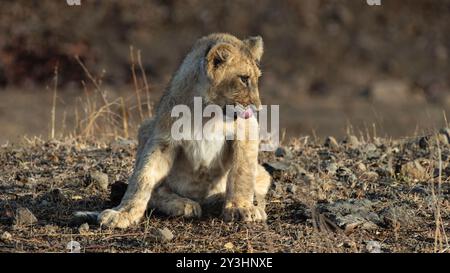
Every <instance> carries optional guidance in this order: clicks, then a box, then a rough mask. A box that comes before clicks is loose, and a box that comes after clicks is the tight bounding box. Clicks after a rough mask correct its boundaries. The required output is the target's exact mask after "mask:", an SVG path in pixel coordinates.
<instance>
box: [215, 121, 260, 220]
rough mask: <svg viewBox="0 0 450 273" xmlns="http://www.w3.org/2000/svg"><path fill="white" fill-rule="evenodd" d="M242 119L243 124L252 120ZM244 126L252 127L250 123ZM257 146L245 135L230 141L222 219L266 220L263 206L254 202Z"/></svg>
mask: <svg viewBox="0 0 450 273" xmlns="http://www.w3.org/2000/svg"><path fill="white" fill-rule="evenodd" d="M240 121H241V122H242V120H240ZM244 122H245V123H244V124H245V126H249V124H250V123H251V122H252V121H249V120H246V121H244ZM238 128H239V125H238ZM247 128H250V130H252V128H253V130H255V128H254V127H252V126H250V127H247ZM256 130H257V128H256ZM258 148H259V140H257V139H249V138H248V137H246V138H245V139H239V138H238V139H236V140H234V141H233V147H232V149H233V153H232V161H231V162H232V166H231V169H230V172H229V173H228V177H227V187H226V195H225V204H224V209H223V216H224V220H225V221H246V222H248V221H265V220H266V218H267V216H266V212H265V211H264V206H256V205H255V204H254V197H255V193H256V191H255V187H256V179H257V175H258V166H259V165H258Z"/></svg>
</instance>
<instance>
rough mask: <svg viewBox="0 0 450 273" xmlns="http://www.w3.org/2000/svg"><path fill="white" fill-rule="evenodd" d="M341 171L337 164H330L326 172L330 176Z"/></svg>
mask: <svg viewBox="0 0 450 273" xmlns="http://www.w3.org/2000/svg"><path fill="white" fill-rule="evenodd" d="M338 169H339V167H338V165H337V164H336V163H329V164H327V166H326V167H325V170H326V171H327V173H328V174H331V175H335V174H336V171H337V170H338Z"/></svg>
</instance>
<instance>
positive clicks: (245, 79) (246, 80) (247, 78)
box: [239, 75, 250, 86]
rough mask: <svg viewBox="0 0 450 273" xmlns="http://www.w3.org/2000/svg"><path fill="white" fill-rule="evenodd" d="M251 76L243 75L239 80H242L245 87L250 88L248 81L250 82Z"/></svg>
mask: <svg viewBox="0 0 450 273" xmlns="http://www.w3.org/2000/svg"><path fill="white" fill-rule="evenodd" d="M249 78H250V77H249V76H245V75H241V76H239V80H241V82H242V83H243V84H244V85H245V86H248V80H249Z"/></svg>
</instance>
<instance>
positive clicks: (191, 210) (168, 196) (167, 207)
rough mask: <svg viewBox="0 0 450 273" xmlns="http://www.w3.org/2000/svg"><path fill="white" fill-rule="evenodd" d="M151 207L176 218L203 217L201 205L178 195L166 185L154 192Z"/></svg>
mask: <svg viewBox="0 0 450 273" xmlns="http://www.w3.org/2000/svg"><path fill="white" fill-rule="evenodd" d="M149 207H150V208H151V209H156V210H157V211H160V212H162V213H164V214H167V215H168V216H174V217H178V216H182V217H185V218H199V217H201V215H202V209H201V207H200V204H199V203H197V202H196V201H194V200H191V199H189V198H185V197H182V196H180V195H178V194H176V193H175V192H173V191H172V190H171V189H170V188H169V187H168V186H166V185H161V186H159V187H158V188H157V189H155V190H154V192H153V194H152V197H151V198H150V203H149Z"/></svg>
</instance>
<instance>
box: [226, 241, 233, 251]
mask: <svg viewBox="0 0 450 273" xmlns="http://www.w3.org/2000/svg"><path fill="white" fill-rule="evenodd" d="M223 247H225V249H226V250H233V249H234V245H233V243H232V242H228V243H226V244H224V245H223Z"/></svg>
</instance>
